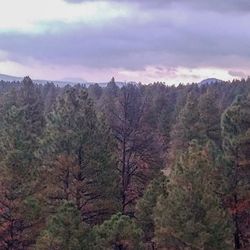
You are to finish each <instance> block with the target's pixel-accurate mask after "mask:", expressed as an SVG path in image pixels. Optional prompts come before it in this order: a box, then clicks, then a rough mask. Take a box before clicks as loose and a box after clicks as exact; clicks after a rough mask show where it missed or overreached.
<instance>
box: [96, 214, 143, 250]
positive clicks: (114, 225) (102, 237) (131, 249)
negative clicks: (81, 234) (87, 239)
mask: <svg viewBox="0 0 250 250" xmlns="http://www.w3.org/2000/svg"><path fill="white" fill-rule="evenodd" d="M141 236H142V232H141V230H140V228H138V226H137V225H136V223H135V221H134V220H133V219H131V218H130V217H128V216H126V215H122V214H121V213H118V214H115V215H113V216H112V217H111V218H110V220H107V221H105V222H104V223H103V224H101V225H100V226H96V227H94V229H93V232H92V238H93V239H94V244H93V245H92V247H91V249H96V250H97V249H98V250H99V249H100V250H101V249H103V250H104V249H105V250H106V249H114V250H125V249H127V250H139V249H142V248H141V247H142V246H141Z"/></svg>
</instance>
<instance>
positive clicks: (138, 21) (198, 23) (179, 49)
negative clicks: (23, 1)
mask: <svg viewBox="0 0 250 250" xmlns="http://www.w3.org/2000/svg"><path fill="white" fill-rule="evenodd" d="M67 1H68V2H80V0H67ZM123 2H125V3H127V4H129V2H130V3H131V4H132V5H133V6H134V8H135V11H136V14H137V15H135V16H133V17H130V18H120V19H117V20H115V21H114V22H112V23H110V22H107V23H104V24H102V25H86V24H82V23H78V24H71V25H66V24H61V25H64V26H63V31H61V32H56V33H53V32H51V33H47V34H39V35H28V34H17V33H12V34H10V33H4V34H1V39H0V50H4V51H8V52H9V55H10V59H11V60H14V61H18V62H21V63H24V62H25V60H26V58H28V57H32V58H34V59H36V60H38V61H41V62H42V63H45V64H46V63H54V64H63V65H84V66H87V67H93V68H104V67H112V68H116V67H122V68H126V69H132V70H138V69H143V68H144V67H145V66H147V65H164V66H167V67H178V66H184V67H201V66H204V67H205V66H208V67H225V68H231V67H248V66H250V50H249V44H250V32H249V23H250V14H249V13H248V12H247V10H248V9H250V6H249V5H250V2H249V1H245V0H238V1H235V0H220V1H218V0H217V1H215V0H210V1H200V0H199V1H198V0H190V1H184V0H176V1H173V0H169V1H165V0H164V1H163V0H155V1H149V0H145V1H137V2H136V1H128V0H124V1H123ZM142 2H143V3H142ZM236 2H237V3H236ZM161 3H162V4H163V5H161ZM216 5H217V8H216ZM139 6H143V7H144V8H146V9H147V11H145V9H140V8H139ZM153 7H154V8H153ZM194 7H195V8H194ZM198 7H199V11H198V10H197V8H198ZM222 9H224V10H226V9H227V10H230V11H228V12H223V11H221V10H222ZM212 10H216V11H212ZM242 11H245V12H243V13H242ZM51 25H53V24H51ZM54 25H58V23H57V24H54ZM231 73H232V72H231Z"/></svg>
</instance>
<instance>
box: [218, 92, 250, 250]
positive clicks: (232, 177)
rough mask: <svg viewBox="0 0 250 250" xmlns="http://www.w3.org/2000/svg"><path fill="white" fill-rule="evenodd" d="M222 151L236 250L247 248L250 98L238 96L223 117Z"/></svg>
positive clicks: (249, 176)
mask: <svg viewBox="0 0 250 250" xmlns="http://www.w3.org/2000/svg"><path fill="white" fill-rule="evenodd" d="M222 134H223V148H224V152H225V157H226V160H227V164H225V179H226V182H227V185H228V193H227V197H226V201H227V204H228V205H229V208H230V211H231V213H232V217H233V221H234V226H235V232H234V240H235V249H245V248H246V247H250V238H249V232H250V229H249V220H250V199H249V197H250V192H249V187H250V181H249V180H250V170H249V169H250V168H249V167H250V97H249V96H239V97H238V98H237V99H236V101H235V102H234V103H233V104H232V105H231V106H230V107H229V108H228V109H227V110H226V112H225V113H224V115H223V117H222Z"/></svg>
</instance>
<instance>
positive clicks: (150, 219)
mask: <svg viewBox="0 0 250 250" xmlns="http://www.w3.org/2000/svg"><path fill="white" fill-rule="evenodd" d="M167 182H168V179H167V178H166V177H165V176H164V175H160V176H159V177H157V178H155V179H154V180H152V181H151V183H150V184H149V185H148V187H147V189H146V190H145V192H144V194H143V196H142V198H141V199H140V200H139V201H138V202H137V204H136V213H135V217H136V219H137V221H138V224H139V226H140V228H141V229H142V230H143V232H144V239H143V240H144V241H145V242H146V243H148V244H149V245H151V247H152V249H154V247H155V242H154V236H155V225H154V216H153V214H154V208H155V207H156V203H157V200H158V198H159V196H160V195H163V196H164V195H166V185H167Z"/></svg>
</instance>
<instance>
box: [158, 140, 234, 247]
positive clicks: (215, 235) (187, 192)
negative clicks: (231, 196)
mask: <svg viewBox="0 0 250 250" xmlns="http://www.w3.org/2000/svg"><path fill="white" fill-rule="evenodd" d="M210 147H211V145H208V146H207V147H206V148H204V149H202V148H201V147H200V146H198V145H197V144H195V143H192V145H191V146H190V148H189V149H188V152H187V153H185V154H184V155H183V156H182V157H181V159H180V160H179V161H178V162H177V164H176V166H175V169H174V171H173V173H172V175H171V177H170V184H169V185H168V189H167V190H168V195H167V197H166V196H161V197H160V199H159V202H158V203H157V207H156V209H155V224H156V239H157V241H158V243H159V245H160V246H162V245H163V246H164V245H165V246H169V247H171V246H172V247H177V249H185V247H186V248H187V249H207V250H208V249H211V250H213V249H232V247H231V244H230V237H231V227H230V220H229V217H228V215H227V213H226V211H225V210H223V208H222V207H221V202H220V199H219V197H217V196H216V193H215V191H216V190H215V188H216V185H215V183H214V181H215V178H216V175H215V173H216V171H215V162H214V155H213V150H211V149H210ZM211 151H212V152H211Z"/></svg>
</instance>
